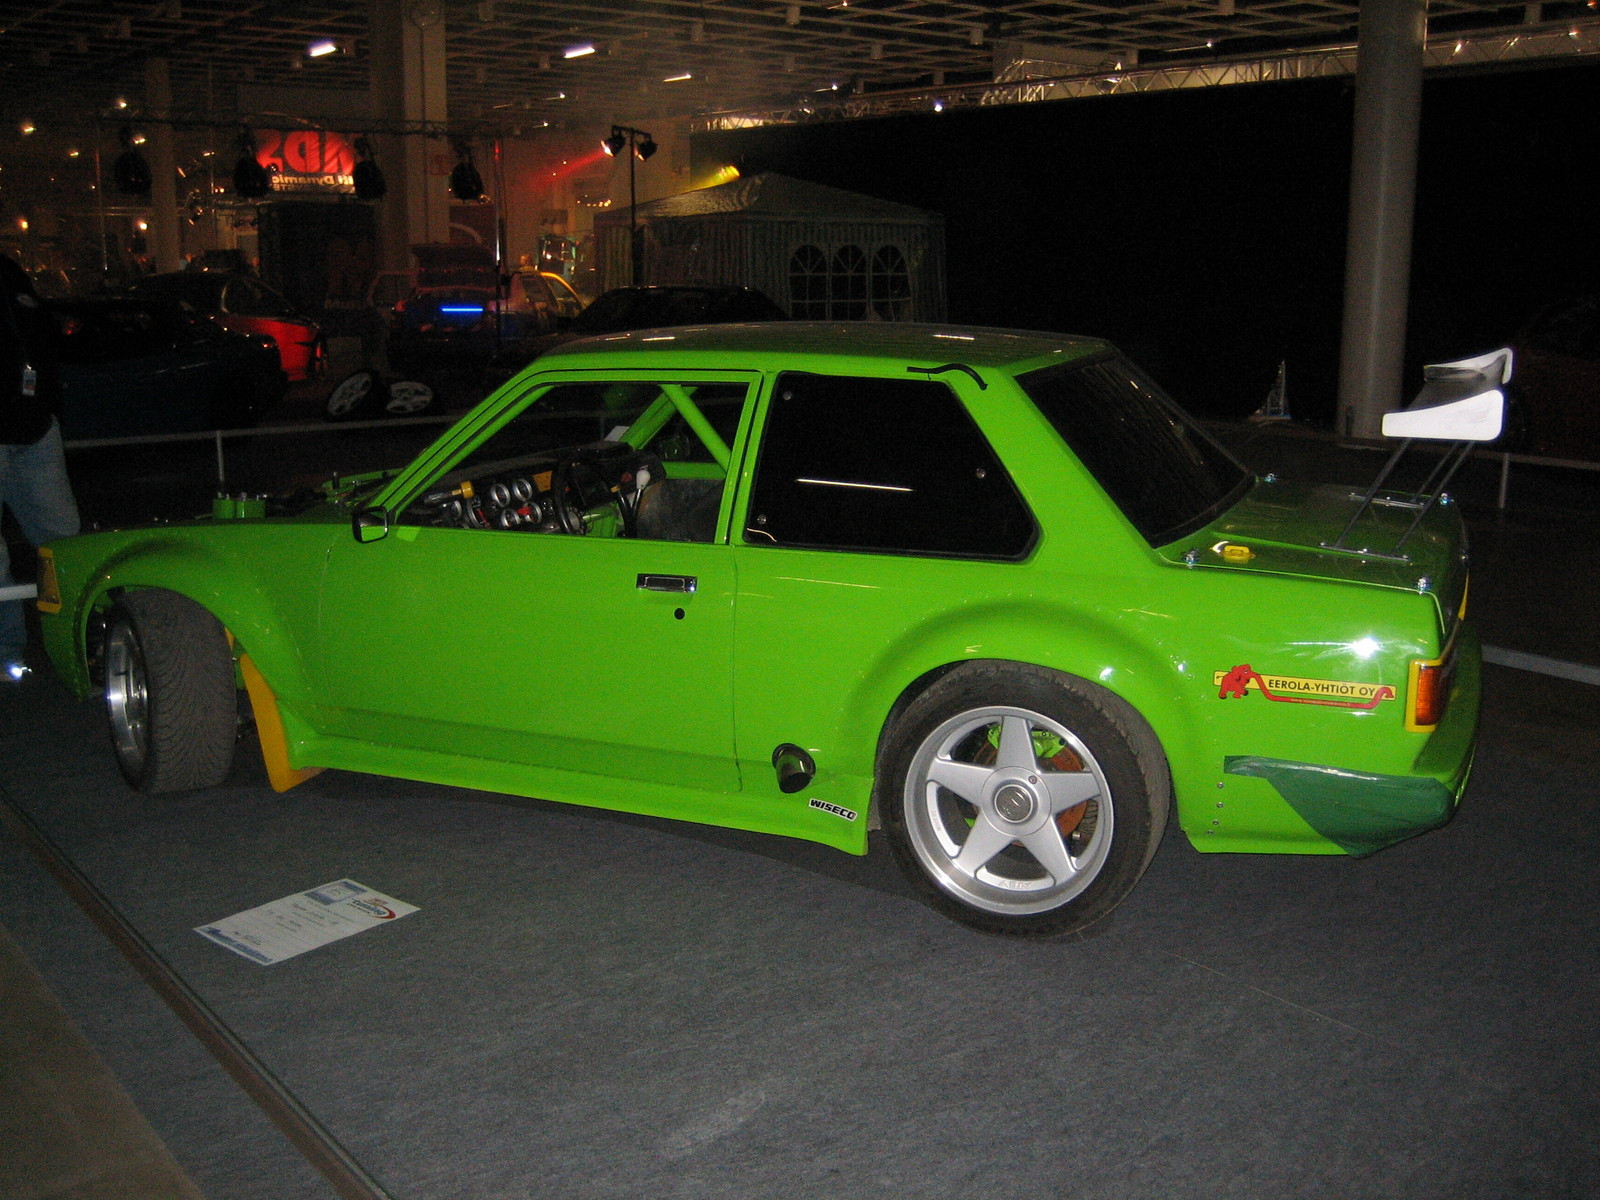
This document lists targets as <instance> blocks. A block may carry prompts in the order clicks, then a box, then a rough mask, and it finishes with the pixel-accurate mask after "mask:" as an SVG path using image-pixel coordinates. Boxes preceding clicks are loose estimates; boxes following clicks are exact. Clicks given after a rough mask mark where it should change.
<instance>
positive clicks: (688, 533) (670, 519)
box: [634, 478, 722, 542]
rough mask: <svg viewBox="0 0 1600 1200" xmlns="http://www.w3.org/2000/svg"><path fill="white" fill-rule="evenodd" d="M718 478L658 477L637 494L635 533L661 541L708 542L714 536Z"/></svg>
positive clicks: (719, 496) (719, 493)
mask: <svg viewBox="0 0 1600 1200" xmlns="http://www.w3.org/2000/svg"><path fill="white" fill-rule="evenodd" d="M721 505H722V480H720V479H671V478H668V479H657V480H655V481H654V482H652V483H651V484H650V486H649V487H647V488H645V490H644V494H643V495H641V496H640V497H639V510H638V512H637V514H636V515H635V518H634V528H635V529H636V530H637V536H638V537H641V538H649V539H651V540H652V541H660V542H709V541H710V540H711V539H712V538H714V537H716V535H717V509H718V508H720V507H721Z"/></svg>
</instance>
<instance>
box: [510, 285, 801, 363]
mask: <svg viewBox="0 0 1600 1200" xmlns="http://www.w3.org/2000/svg"><path fill="white" fill-rule="evenodd" d="M788 319H789V314H788V313H786V312H784V311H783V309H781V308H779V307H778V305H777V304H775V303H774V302H773V301H772V300H771V299H770V298H768V296H767V295H766V293H764V292H759V291H757V290H756V289H755V288H749V287H723V286H717V285H711V284H681V285H670V286H668V285H663V286H656V287H620V288H613V289H612V290H611V291H609V292H606V293H604V294H603V295H601V296H600V298H599V299H597V300H596V301H595V302H594V303H593V304H591V305H589V307H588V308H586V309H584V310H583V311H582V312H581V313H579V314H578V315H577V316H576V317H574V318H573V319H572V320H571V322H569V323H568V324H567V327H566V328H565V329H563V330H561V331H559V332H557V333H547V334H541V335H539V336H537V337H526V338H520V339H518V340H517V341H514V342H511V343H509V344H508V345H507V346H506V347H505V348H504V349H503V350H501V352H500V353H499V354H497V355H496V356H495V358H494V361H493V362H492V363H490V365H489V371H488V375H487V378H486V379H485V382H486V383H488V384H489V385H491V386H498V385H500V384H501V383H504V382H505V381H506V380H507V379H509V378H511V376H513V375H515V374H516V373H517V372H518V371H520V370H521V369H522V368H523V367H525V366H527V365H528V364H529V363H530V362H532V361H533V360H534V359H536V358H538V357H539V356H540V355H541V354H543V353H545V351H547V350H550V349H551V348H553V347H555V346H559V345H561V344H562V343H563V342H570V341H573V340H574V339H576V338H583V337H594V336H595V335H596V334H602V333H621V332H624V331H625V330H629V329H656V328H658V327H661V326H666V325H734V324H739V323H741V322H744V321H787V320H788Z"/></svg>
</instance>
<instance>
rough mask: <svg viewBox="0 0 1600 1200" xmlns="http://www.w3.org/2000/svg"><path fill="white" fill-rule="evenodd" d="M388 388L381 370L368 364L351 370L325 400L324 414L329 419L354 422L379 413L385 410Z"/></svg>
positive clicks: (323, 404) (329, 392)
mask: <svg viewBox="0 0 1600 1200" xmlns="http://www.w3.org/2000/svg"><path fill="white" fill-rule="evenodd" d="M387 396H388V389H387V388H386V387H384V385H383V381H382V380H381V379H379V378H378V373H377V372H376V371H373V370H371V369H369V368H367V367H363V368H361V369H360V370H359V371H351V372H350V374H348V375H346V376H345V377H344V378H343V379H341V380H340V381H339V382H338V383H336V384H334V385H333V387H332V388H331V389H329V391H328V395H327V397H326V398H325V399H324V400H323V402H322V415H323V418H324V419H325V420H329V421H354V420H356V419H358V418H361V417H371V416H377V415H378V414H379V413H381V412H382V411H383V405H384V401H385V399H386V398H387Z"/></svg>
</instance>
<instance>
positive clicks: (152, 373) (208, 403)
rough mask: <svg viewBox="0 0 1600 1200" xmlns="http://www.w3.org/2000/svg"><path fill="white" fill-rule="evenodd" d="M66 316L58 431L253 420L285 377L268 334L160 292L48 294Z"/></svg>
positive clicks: (221, 425)
mask: <svg viewBox="0 0 1600 1200" xmlns="http://www.w3.org/2000/svg"><path fill="white" fill-rule="evenodd" d="M49 306H50V309H51V310H52V311H53V312H54V313H55V314H56V315H57V318H58V319H59V321H60V323H61V389H62V400H61V432H62V436H64V437H65V438H67V439H68V440H69V441H70V440H81V439H86V438H114V437H130V436H137V435H141V434H160V433H188V432H193V431H196V430H205V429H227V428H237V427H239V426H244V425H251V424H254V423H255V421H256V420H257V418H259V417H260V416H261V414H262V413H263V412H265V411H266V410H267V409H269V408H271V407H272V406H274V405H275V404H277V403H278V402H279V401H280V400H282V399H283V395H284V392H285V391H286V390H287V388H288V379H287V377H286V376H285V373H284V370H283V367H282V366H281V365H280V363H279V359H278V347H277V345H276V343H274V341H273V340H272V339H271V338H268V337H263V336H261V335H258V334H241V333H233V332H231V331H229V330H227V329H224V328H222V327H221V326H220V325H218V324H216V323H215V322H214V321H212V320H210V319H208V318H206V317H202V316H199V315H197V314H196V313H194V312H193V311H191V310H189V309H188V308H186V307H185V306H184V305H182V304H180V303H178V302H176V301H173V300H166V299H160V298H149V297H136V296H101V297H94V298H92V299H74V300H52V301H50V302H49Z"/></svg>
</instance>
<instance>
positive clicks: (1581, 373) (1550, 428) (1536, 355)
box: [1507, 295, 1600, 462]
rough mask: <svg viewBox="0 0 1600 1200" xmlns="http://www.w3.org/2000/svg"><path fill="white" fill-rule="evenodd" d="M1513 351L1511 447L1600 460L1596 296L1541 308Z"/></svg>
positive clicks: (1599, 311)
mask: <svg viewBox="0 0 1600 1200" xmlns="http://www.w3.org/2000/svg"><path fill="white" fill-rule="evenodd" d="M1512 350H1513V352H1514V353H1515V354H1516V363H1517V366H1516V373H1515V374H1514V375H1513V376H1512V377H1511V410H1510V412H1509V413H1508V415H1507V421H1508V423H1509V425H1510V432H1511V437H1510V442H1509V446H1510V448H1511V449H1513V450H1518V451H1521V452H1523V453H1526V454H1537V455H1541V456H1544V457H1548V458H1562V459H1575V460H1579V461H1584V462H1600V295H1587V296H1577V297H1573V298H1569V299H1566V300H1563V301H1561V302H1559V303H1556V304H1552V305H1550V306H1548V307H1547V308H1545V309H1542V310H1541V311H1540V312H1538V313H1536V314H1534V316H1533V317H1532V319H1530V320H1529V321H1528V323H1527V324H1526V325H1525V326H1524V327H1523V328H1522V330H1521V331H1520V332H1519V333H1518V334H1517V336H1516V338H1515V339H1514V340H1513V341H1512Z"/></svg>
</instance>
